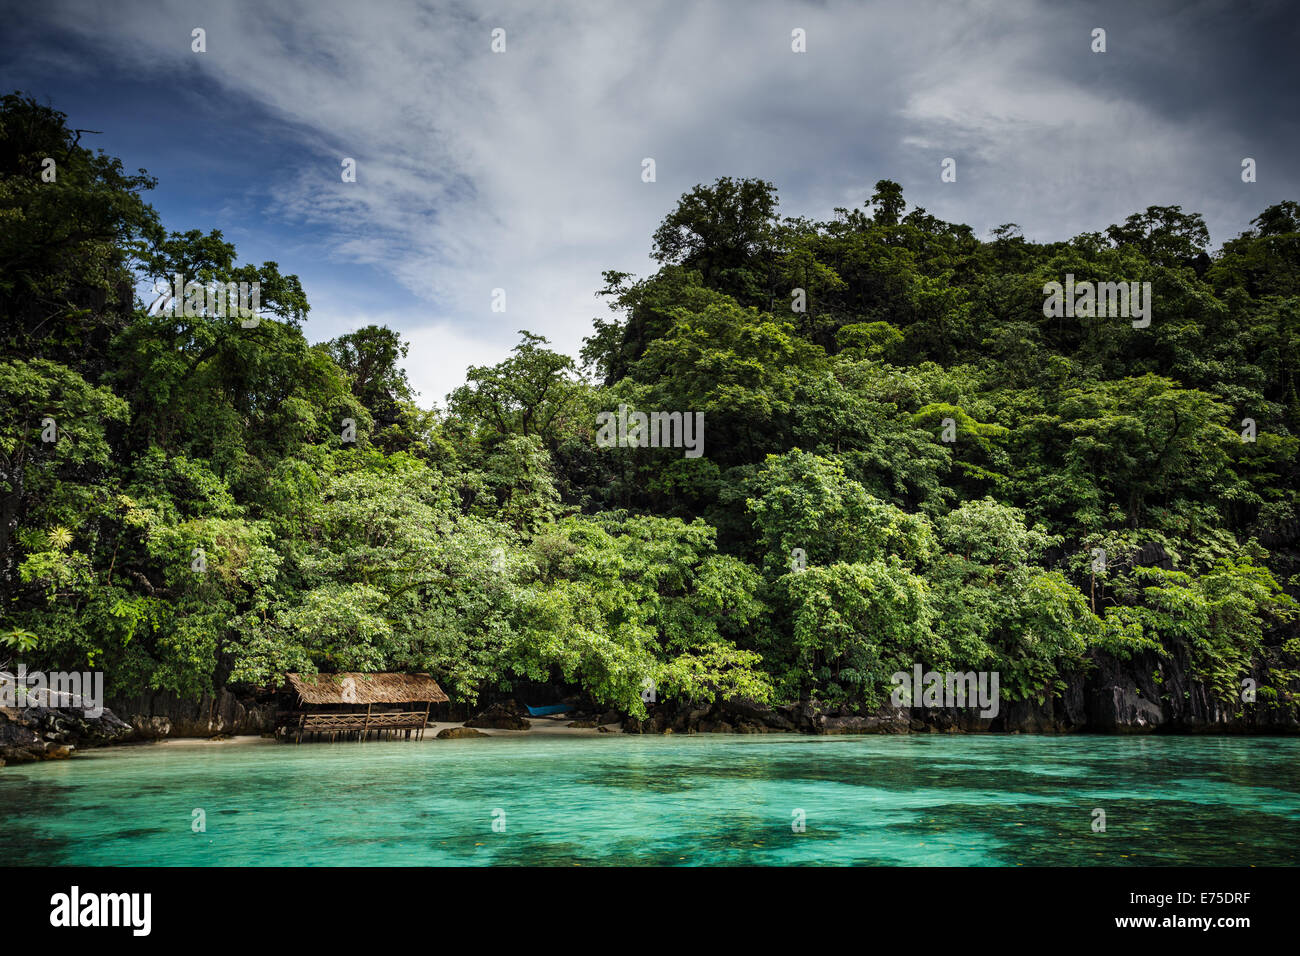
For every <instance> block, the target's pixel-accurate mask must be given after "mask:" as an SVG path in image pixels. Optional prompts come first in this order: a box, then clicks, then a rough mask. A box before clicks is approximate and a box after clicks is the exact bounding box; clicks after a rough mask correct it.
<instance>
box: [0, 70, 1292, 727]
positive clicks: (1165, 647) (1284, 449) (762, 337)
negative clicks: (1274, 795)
mask: <svg viewBox="0 0 1300 956" xmlns="http://www.w3.org/2000/svg"><path fill="white" fill-rule="evenodd" d="M45 157H53V158H54V159H55V160H56V168H57V179H56V180H55V181H54V182H48V181H46V180H45V178H44V177H43V176H42V171H43V168H44V167H43V160H44V158H45ZM152 185H153V183H152V181H151V180H150V179H149V178H148V177H147V176H145V175H144V174H143V172H141V173H140V174H139V175H136V176H130V175H127V174H126V173H124V171H123V170H122V168H121V164H120V163H119V162H117V161H116V160H114V159H111V158H109V157H106V156H104V155H102V154H94V153H92V152H91V151H89V150H87V149H85V148H84V147H82V146H80V145H79V144H78V143H77V141H76V138H75V136H74V135H73V134H72V133H71V132H70V131H69V130H68V129H67V128H66V126H65V124H64V118H63V116H62V115H61V114H59V113H57V112H55V111H53V110H51V109H48V108H46V107H43V106H41V105H39V104H37V103H35V102H34V101H31V100H29V99H24V98H22V97H21V96H18V95H12V96H8V97H5V98H4V99H3V102H2V103H0V220H2V221H3V225H4V228H3V230H2V231H0V319H2V320H3V334H2V352H0V518H2V520H0V614H2V615H3V625H0V642H4V643H6V644H8V645H10V648H11V651H12V653H18V654H22V655H23V657H24V660H26V661H27V662H28V664H29V666H40V665H45V666H56V665H57V666H66V667H73V666H85V665H86V664H87V663H89V664H91V665H93V666H96V667H102V668H103V669H104V670H105V671H106V673H107V675H108V681H109V684H110V688H111V689H112V690H114V691H116V692H129V691H132V690H140V689H166V690H172V691H175V692H177V693H179V694H182V695H199V694H202V693H204V692H209V691H211V690H213V689H214V688H216V687H218V686H221V685H224V684H227V683H235V684H245V685H256V686H265V685H268V684H271V683H274V682H275V681H276V679H277V676H278V674H279V673H280V672H282V671H284V670H307V671H310V670H312V669H314V668H319V669H323V670H332V669H350V670H381V669H382V670H389V669H391V670H408V669H409V670H427V671H430V672H432V673H433V674H434V675H435V676H436V677H437V678H438V679H439V680H440V681H442V682H443V683H444V686H446V687H447V688H448V690H449V691H450V692H451V693H453V694H454V695H455V696H456V697H458V698H459V699H461V700H467V701H473V700H476V699H477V698H478V696H479V695H480V694H482V693H483V692H484V691H485V690H488V689H500V688H508V687H509V686H510V685H511V683H512V682H513V681H516V680H521V679H523V680H559V681H565V682H570V683H573V684H577V685H580V686H581V687H582V688H584V689H585V690H586V691H588V692H589V693H590V694H591V695H592V696H593V697H594V698H595V699H596V700H598V701H600V702H602V703H605V704H609V705H613V706H616V707H620V708H623V709H625V710H627V711H629V712H632V713H637V714H641V713H644V707H643V702H642V689H643V688H644V687H645V686H646V682H647V681H649V680H653V681H654V682H655V685H656V687H657V693H658V695H659V697H660V698H665V697H670V698H677V699H687V700H694V701H707V700H710V699H713V698H715V697H716V696H717V695H719V694H723V695H733V694H738V695H744V696H749V697H754V698H758V699H773V698H775V699H785V700H789V699H801V698H803V699H806V698H809V697H815V698H817V699H820V700H823V701H828V702H831V703H843V704H848V705H853V706H871V705H874V704H877V703H879V702H881V701H882V700H883V699H884V698H885V697H886V696H887V693H888V689H889V675H890V674H891V673H893V672H894V671H896V670H899V669H905V670H906V669H910V667H911V664H912V662H914V661H915V662H924V663H925V665H926V666H927V667H933V668H939V669H944V668H949V669H959V668H960V669H982V670H998V671H1000V672H1001V673H1002V689H1003V693H1004V694H1005V695H1007V696H1009V697H1011V698H1013V699H1043V698H1044V697H1045V696H1046V695H1049V694H1051V693H1053V692H1054V691H1056V690H1059V689H1060V688H1061V687H1063V686H1064V684H1063V682H1064V680H1065V679H1066V678H1067V677H1068V676H1069V675H1070V674H1072V673H1077V672H1079V670H1080V669H1082V668H1087V667H1088V666H1089V665H1090V662H1091V661H1093V660H1094V659H1095V658H1096V656H1097V655H1098V654H1101V653H1105V654H1111V655H1117V656H1120V657H1125V658H1127V657H1131V656H1132V655H1134V654H1152V655H1155V656H1156V657H1157V658H1160V657H1177V658H1179V659H1180V660H1183V661H1187V662H1189V666H1190V668H1191V671H1192V673H1193V674H1195V675H1196V676H1197V677H1198V678H1200V679H1202V680H1204V681H1205V682H1207V683H1208V684H1210V685H1211V686H1213V687H1214V689H1215V691H1216V693H1218V694H1219V696H1220V697H1221V699H1222V700H1224V701H1230V700H1235V696H1234V695H1236V694H1237V691H1238V685H1239V682H1240V680H1241V679H1242V678H1243V677H1245V676H1249V675H1254V676H1256V677H1257V678H1262V681H1261V684H1262V689H1261V693H1263V694H1265V695H1267V696H1269V697H1270V699H1277V697H1278V695H1279V694H1281V695H1282V696H1283V699H1289V698H1286V691H1285V684H1286V683H1287V681H1289V680H1291V679H1292V674H1293V670H1292V669H1293V668H1294V665H1295V659H1296V652H1297V650H1298V649H1300V648H1298V647H1297V641H1296V638H1295V636H1294V635H1295V629H1294V620H1295V604H1294V602H1293V601H1292V599H1291V597H1290V596H1289V594H1288V592H1290V593H1294V591H1295V585H1296V584H1297V583H1298V582H1297V581H1296V580H1295V574H1296V572H1297V568H1296V567H1295V555H1296V550H1295V544H1296V539H1297V536H1298V535H1300V522H1297V500H1296V480H1295V479H1296V473H1297V467H1296V462H1297V457H1296V456H1297V445H1298V442H1297V437H1296V436H1297V427H1298V426H1300V398H1298V397H1297V376H1298V374H1300V371H1298V367H1297V366H1298V363H1297V358H1298V345H1300V321H1298V316H1300V206H1297V205H1296V204H1294V203H1282V204H1279V205H1277V206H1273V207H1270V208H1269V209H1267V210H1265V211H1264V212H1263V213H1262V214H1261V215H1260V216H1259V217H1258V218H1257V219H1256V220H1255V223H1254V226H1255V228H1253V229H1252V230H1250V231H1249V232H1247V233H1245V234H1244V235H1242V236H1241V237H1239V238H1237V239H1234V240H1232V241H1230V242H1228V243H1226V244H1225V245H1224V246H1223V248H1222V249H1221V250H1220V251H1218V252H1217V253H1216V254H1214V255H1211V254H1210V252H1209V250H1208V249H1207V244H1208V241H1209V237H1208V233H1207V231H1206V229H1205V226H1204V223H1203V222H1202V221H1201V219H1200V217H1199V216H1196V215H1192V214H1187V213H1184V212H1182V211H1181V210H1180V209H1179V208H1177V207H1152V208H1150V209H1148V210H1146V211H1145V212H1142V213H1138V214H1136V215H1134V216H1131V217H1130V218H1129V219H1128V220H1127V221H1126V222H1125V223H1123V224H1122V225H1117V226H1111V227H1110V228H1108V229H1106V230H1105V231H1104V232H1098V233H1088V234H1084V235H1081V236H1077V237H1075V238H1073V239H1071V240H1069V241H1062V242H1054V243H1046V244H1040V243H1033V242H1030V241H1028V240H1026V239H1024V238H1022V237H1021V236H1020V235H1019V233H1018V230H1017V229H1016V228H1015V227H1014V226H1013V225H1007V226H1003V227H1000V228H999V229H997V230H995V231H994V234H993V237H992V238H991V239H990V241H987V242H983V241H980V240H978V239H977V238H976V237H975V236H974V235H973V234H972V231H971V229H970V228H969V227H966V226H955V225H952V224H949V223H945V222H941V221H939V220H937V219H935V218H934V217H932V216H929V215H927V214H926V212H925V211H924V210H923V209H919V208H918V209H913V210H911V211H910V212H908V211H907V210H906V205H905V202H904V200H903V197H902V191H901V189H900V188H899V187H898V186H897V185H896V184H894V183H891V182H888V181H882V182H880V183H878V184H877V188H876V194H875V195H874V196H873V197H872V199H871V200H870V202H869V203H868V204H867V205H866V207H865V208H864V209H854V210H846V209H838V210H836V211H835V215H834V217H833V218H832V219H830V220H829V221H826V222H813V221H809V220H805V219H782V218H780V217H779V214H778V207H777V197H776V192H775V189H774V187H773V186H772V185H771V184H769V183H765V182H760V181H753V180H745V181H733V180H729V179H722V180H719V181H718V182H717V183H715V184H713V185H712V186H700V187H697V188H696V189H694V190H693V191H692V192H691V193H689V194H687V195H686V196H684V197H682V200H681V202H680V203H679V205H678V206H677V208H676V209H674V210H673V211H671V212H670V213H669V215H668V216H667V218H665V220H664V222H663V224H662V225H661V226H660V228H659V229H658V231H657V232H656V233H655V235H654V237H653V242H654V246H653V248H654V253H655V257H656V259H657V260H658V261H659V262H660V265H661V267H660V268H659V270H658V271H657V272H656V273H655V274H654V275H652V276H649V277H647V278H643V279H635V278H634V277H633V276H630V275H627V274H625V273H618V272H608V273H606V274H605V277H604V278H605V283H606V285H605V288H604V290H603V293H602V294H603V295H604V296H605V297H606V299H607V301H608V303H609V304H610V306H611V316H610V317H609V318H607V319H597V320H596V322H595V328H594V331H593V334H592V335H591V337H590V338H588V339H587V344H586V347H585V349H584V350H583V355H582V356H581V359H582V362H583V366H582V368H583V370H584V371H583V372H580V371H579V367H578V365H577V363H576V362H575V361H574V360H573V359H571V358H569V357H566V356H563V355H560V354H557V353H556V352H554V351H553V350H551V349H550V348H548V343H547V341H546V340H545V339H543V338H540V337H538V336H535V335H531V334H528V333H522V341H521V343H520V345H519V347H518V348H517V349H516V350H515V351H514V353H513V354H512V355H511V356H510V357H509V358H508V359H507V360H505V361H504V362H502V363H500V364H499V365H496V366H493V367H481V368H472V369H470V370H469V373H468V375H467V384H466V385H464V386H463V387H461V388H460V389H458V390H457V391H456V392H454V393H453V394H452V395H450V396H448V404H447V407H446V408H445V409H441V410H439V409H432V410H429V409H422V408H420V407H418V406H417V405H416V404H415V402H414V401H413V398H412V392H411V389H410V387H409V385H408V383H407V380H406V377H405V374H404V373H403V372H402V369H401V361H402V358H403V356H404V355H405V349H406V346H405V345H404V343H402V341H401V340H400V338H399V337H398V336H397V335H396V334H395V333H393V332H392V331H390V330H388V329H385V328H377V327H370V328H366V329H362V330H360V331H358V332H355V333H352V334H350V335H346V336H342V337H340V338H338V339H335V340H333V341H330V342H325V343H321V344H318V345H315V346H313V345H311V344H309V342H308V341H307V339H306V338H305V336H304V333H303V327H304V323H305V322H306V320H307V316H308V312H309V306H308V302H307V298H306V295H305V293H304V290H303V289H302V287H301V284H300V283H299V281H298V279H297V278H296V277H295V276H292V275H284V274H281V272H280V270H279V266H278V265H277V264H276V263H274V262H265V263H262V264H261V265H260V266H256V265H251V264H245V265H237V264H236V252H235V249H234V247H233V246H231V245H230V244H229V243H227V242H225V241H224V240H223V239H222V237H221V234H220V233H218V232H212V233H209V234H203V233H201V232H199V231H191V232H186V233H170V234H168V233H166V232H165V231H164V230H163V229H162V228H161V227H160V225H159V222H158V219H157V217H156V215H155V214H154V212H153V210H152V209H151V208H150V207H149V206H148V205H147V204H146V203H145V202H144V201H143V200H142V199H141V194H142V193H143V192H144V191H145V190H147V189H149V188H151V186H152ZM175 273H181V274H183V275H184V276H185V277H186V278H187V279H195V280H197V281H200V282H205V283H207V282H230V281H246V282H254V281H255V282H258V283H260V287H261V302H262V316H263V317H262V320H261V321H260V322H258V323H257V324H255V325H252V326H251V327H250V326H248V324H247V323H243V322H241V321H240V318H239V317H237V316H235V315H222V314H216V311H215V310H214V309H209V308H206V307H205V308H204V309H203V310H202V311H201V312H200V314H197V315H192V316H188V317H187V316H185V315H184V312H183V310H182V311H181V313H180V314H178V315H172V314H170V313H168V312H166V311H163V312H160V313H157V312H156V310H154V311H155V312H156V314H151V310H150V309H148V308H147V303H146V302H145V301H144V299H143V298H141V297H140V296H139V295H138V289H139V288H141V287H142V285H143V284H144V283H148V282H153V281H154V280H157V279H162V278H166V277H170V276H172V275H173V274H175ZM1067 273H1069V274H1072V275H1074V276H1075V278H1076V280H1077V281H1085V280H1091V281H1098V282H1109V281H1132V282H1150V283H1151V285H1152V289H1153V297H1154V307H1153V320H1152V322H1151V324H1150V325H1149V327H1146V328H1135V327H1133V325H1132V324H1131V323H1130V322H1129V321H1127V320H1126V319H1124V318H1115V317H1097V318H1093V317H1082V318H1048V317H1045V316H1044V314H1043V308H1042V306H1043V286H1044V284H1045V283H1047V282H1051V281H1062V279H1063V277H1064V275H1066V274H1067ZM620 405H626V406H628V407H629V408H632V409H640V410H644V411H655V410H660V411H676V412H683V413H688V412H703V413H704V420H705V443H704V454H703V455H701V456H700V457H688V456H686V455H684V454H683V452H682V450H681V449H680V448H653V447H642V448H626V447H616V448H605V447H600V446H599V445H598V444H597V442H596V416H597V414H598V413H600V412H602V411H609V410H613V409H617V408H618V407H619V406H620ZM1244 419H1251V420H1253V422H1254V423H1255V429H1256V433H1255V434H1254V435H1253V436H1251V437H1253V440H1245V437H1244V436H1245V435H1246V432H1247V431H1248V430H1249V429H1248V426H1247V425H1246V423H1244V421H1243V420H1244ZM49 439H53V440H49ZM948 439H952V440H948ZM1102 554H1104V558H1105V560H1104V563H1099V562H1098V556H1099V555H1102ZM5 656H9V655H6V654H5V652H4V648H3V647H0V658H3V657H5Z"/></svg>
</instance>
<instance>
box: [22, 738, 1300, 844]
mask: <svg viewBox="0 0 1300 956" xmlns="http://www.w3.org/2000/svg"><path fill="white" fill-rule="evenodd" d="M1097 808H1099V809H1102V810H1104V811H1105V814H1106V831H1105V832H1104V833H1098V832H1093V820H1094V814H1093V811H1094V809H1097ZM196 809H201V810H203V812H204V816H205V823H206V831H204V832H198V833H196V832H194V831H193V829H192V822H193V820H194V811H195V810H196ZM796 810H802V811H803V814H804V819H805V821H806V822H805V830H804V832H801V833H800V832H794V827H792V822H794V821H795V820H796V819H797V815H796V814H795V811H796ZM502 821H504V832H498V830H499V828H500V826H501V822H502ZM494 822H496V825H497V827H498V830H494V826H493V825H494ZM0 832H2V833H3V835H4V841H3V845H4V847H5V851H6V852H5V857H6V860H5V862H6V863H9V864H28V865H38V864H44V865H50V864H64V865H162V866H180V865H186V866H205V865H223V866H250V865H303V864H305V865H317V866H331V865H362V866H365V865H464V864H472V865H483V864H498V865H500V864H505V865H511V864H548V865H573V864H583V865H600V864H660V865H678V866H687V865H734V864H768V865H772V864H775V865H808V864H841V865H843V864H857V865H892V866H900V865H901V866H914V865H941V866H1014V865H1018V864H1023V865H1026V866H1029V865H1035V864H1040V865H1156V866H1169V865H1184V864H1192V865H1208V864H1216V865H1227V866H1247V865H1275V866H1276V865H1293V864H1295V863H1297V862H1300V740H1295V739H1279V738H1223V737H1213V738H1211V737H1141V738H1132V737H1097V736H1087V737H1031V736H980V737H976V736H902V737H879V736H869V737H801V736H785V735H780V736H777V735H772V736H724V735H702V736H692V737H682V736H668V737H639V736H624V735H621V734H611V735H601V736H589V737H588V736H582V737H578V736H567V737H566V736H553V737H547V736H543V735H538V734H529V735H527V736H522V735H521V736H519V737H504V736H497V737H491V738H486V739H483V738H479V739H471V740H459V741H432V740H427V741H424V742H420V743H415V742H411V743H408V742H399V743H376V742H370V743H365V744H357V743H340V744H310V745H309V744H303V745H301V746H292V745H287V744H280V743H275V742H273V741H257V742H250V743H247V744H244V743H234V744H224V745H203V744H195V745H165V746H153V747H131V748H114V749H110V750H99V751H90V752H87V753H83V754H80V755H78V756H77V757H75V758H73V759H72V760H65V761H52V762H48V763H40V764H29V765H24V766H17V767H12V766H11V767H5V768H3V769H0Z"/></svg>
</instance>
